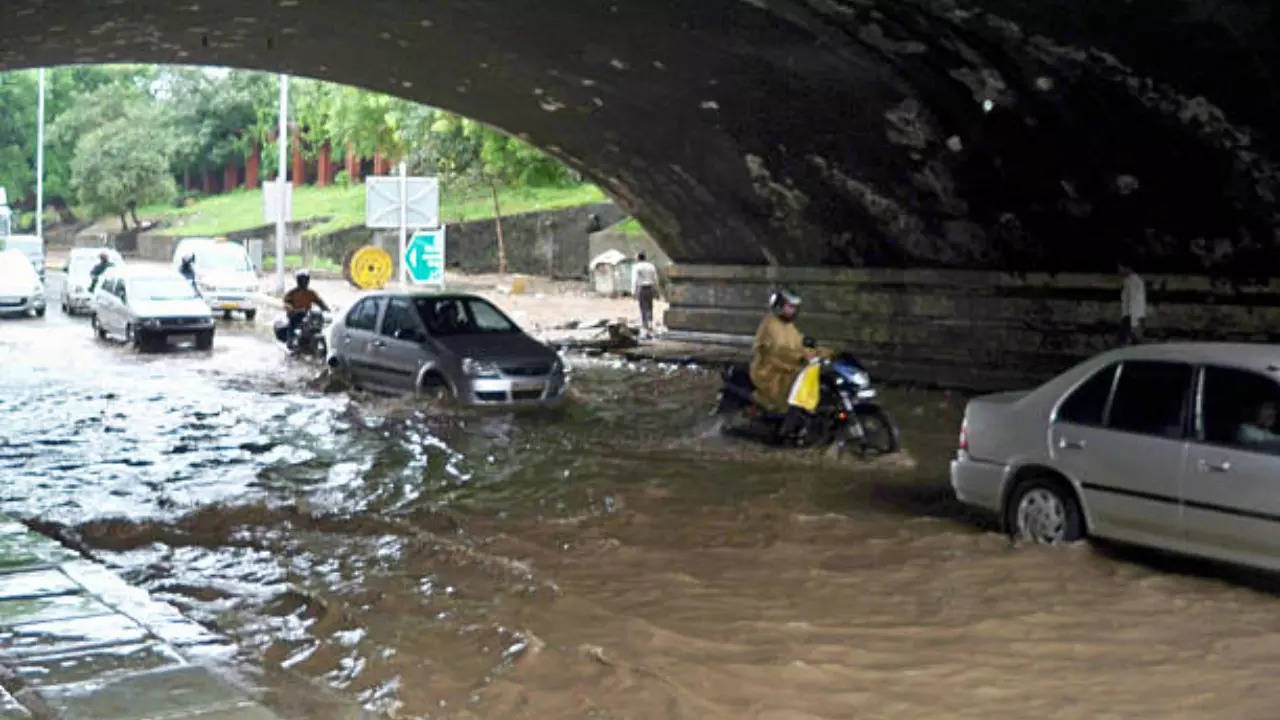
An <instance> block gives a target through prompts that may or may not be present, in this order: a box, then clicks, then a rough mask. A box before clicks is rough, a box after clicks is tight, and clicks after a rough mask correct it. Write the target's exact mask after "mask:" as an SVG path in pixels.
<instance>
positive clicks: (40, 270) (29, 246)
mask: <svg viewBox="0 0 1280 720" xmlns="http://www.w3.org/2000/svg"><path fill="white" fill-rule="evenodd" d="M0 250H21V251H22V254H23V255H26V256H27V260H28V261H29V262H30V263H31V267H32V269H33V270H35V271H36V274H37V275H39V276H40V282H44V239H43V238H40V237H37V236H35V235H10V236H8V237H3V238H0Z"/></svg>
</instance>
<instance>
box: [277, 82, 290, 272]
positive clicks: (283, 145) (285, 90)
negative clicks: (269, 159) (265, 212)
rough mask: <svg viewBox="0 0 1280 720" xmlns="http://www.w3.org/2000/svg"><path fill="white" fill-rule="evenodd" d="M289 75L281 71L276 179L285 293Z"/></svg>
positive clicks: (279, 268)
mask: <svg viewBox="0 0 1280 720" xmlns="http://www.w3.org/2000/svg"><path fill="white" fill-rule="evenodd" d="M288 119H289V76H288V75H286V74H284V73H280V125H279V128H278V129H277V130H276V143H277V144H278V145H279V147H280V165H279V166H278V167H277V168H276V180H277V185H278V187H277V188H276V189H277V191H278V192H279V193H280V203H279V204H278V205H277V207H278V208H279V213H278V214H277V215H276V291H277V292H279V293H281V294H284V241H285V233H286V232H288V229H287V227H286V225H285V208H286V204H287V203H288V201H289V188H288V186H287V185H286V182H287V181H288V173H287V172H286V170H285V168H286V167H287V162H288V160H287V154H286V150H287V149H288V144H289V140H288V137H289V135H288V128H289V122H288Z"/></svg>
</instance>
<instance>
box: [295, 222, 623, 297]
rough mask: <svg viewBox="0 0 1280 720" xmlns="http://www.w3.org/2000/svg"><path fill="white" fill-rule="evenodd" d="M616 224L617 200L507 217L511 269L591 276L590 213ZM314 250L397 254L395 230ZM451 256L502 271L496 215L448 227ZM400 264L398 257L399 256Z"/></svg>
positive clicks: (322, 241) (325, 241) (459, 262)
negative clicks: (378, 250) (373, 248)
mask: <svg viewBox="0 0 1280 720" xmlns="http://www.w3.org/2000/svg"><path fill="white" fill-rule="evenodd" d="M593 213H594V214H595V215H597V216H599V217H600V220H601V223H602V224H603V225H612V224H614V223H616V222H618V221H619V220H620V219H621V218H622V217H623V214H622V211H621V210H619V209H618V207H617V206H616V205H614V204H613V203H596V204H592V205H580V206H576V207H569V208H561V209H558V210H548V211H544V212H532V213H522V214H519V215H508V216H506V217H503V218H502V234H503V238H504V240H505V243H504V244H505V245H506V251H507V270H508V272H513V273H523V274H526V275H543V276H554V277H573V278H578V277H586V271H587V262H588V261H589V260H590V256H589V251H590V249H589V241H588V231H589V229H590V228H589V226H588V222H589V217H590V215H591V214H593ZM308 242H309V243H311V245H312V250H313V252H314V253H315V254H316V255H317V256H320V257H327V258H329V259H331V260H333V261H334V262H336V263H342V262H343V261H345V260H346V258H347V255H349V254H350V253H351V251H353V250H355V249H357V248H359V247H362V246H364V245H377V246H378V247H381V248H383V249H384V250H387V251H388V252H390V253H391V257H392V259H393V260H394V259H395V258H396V255H397V254H398V252H397V251H398V247H397V246H398V244H399V237H398V231H395V230H378V231H374V230H370V229H368V228H365V227H356V228H351V229H349V230H345V231H342V232H339V233H334V234H331V235H327V236H324V237H319V238H313V239H308ZM446 243H447V249H446V259H447V262H448V264H449V267H450V268H454V269H458V270H463V271H466V272H497V270H498V235H497V231H496V229H495V227H494V221H493V218H488V219H485V220H474V221H470V222H462V223H453V224H450V225H448V227H447V229H446ZM396 261H397V262H398V260H396Z"/></svg>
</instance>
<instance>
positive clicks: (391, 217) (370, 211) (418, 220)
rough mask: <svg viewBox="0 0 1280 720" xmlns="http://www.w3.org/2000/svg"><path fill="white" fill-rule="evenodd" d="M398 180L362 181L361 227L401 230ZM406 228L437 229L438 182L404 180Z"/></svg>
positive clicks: (372, 178) (374, 178) (373, 178)
mask: <svg viewBox="0 0 1280 720" xmlns="http://www.w3.org/2000/svg"><path fill="white" fill-rule="evenodd" d="M400 180H401V178H400V177H399V176H396V175H386V176H383V175H373V176H370V177H367V178H365V180H364V188H365V189H364V201H365V205H364V215H365V221H364V224H365V226H366V227H371V228H398V227H400V220H401V218H400ZM404 183H405V187H404V195H405V197H406V198H407V199H408V203H407V205H406V208H405V217H404V221H405V225H406V227H411V228H433V227H439V225H440V180H439V179H438V178H433V177H406V178H404Z"/></svg>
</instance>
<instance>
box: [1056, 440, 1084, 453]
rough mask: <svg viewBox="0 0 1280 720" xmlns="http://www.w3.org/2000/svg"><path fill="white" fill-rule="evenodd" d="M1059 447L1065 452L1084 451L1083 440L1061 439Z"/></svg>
mask: <svg viewBox="0 0 1280 720" xmlns="http://www.w3.org/2000/svg"><path fill="white" fill-rule="evenodd" d="M1058 447H1059V448H1061V449H1063V450H1083V449H1084V441H1083V440H1072V439H1071V438H1059V439H1058Z"/></svg>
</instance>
